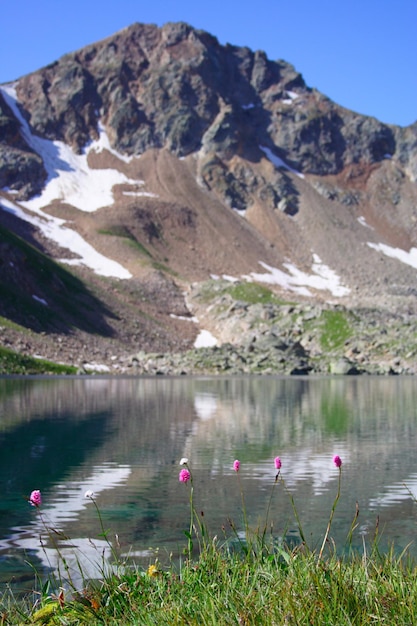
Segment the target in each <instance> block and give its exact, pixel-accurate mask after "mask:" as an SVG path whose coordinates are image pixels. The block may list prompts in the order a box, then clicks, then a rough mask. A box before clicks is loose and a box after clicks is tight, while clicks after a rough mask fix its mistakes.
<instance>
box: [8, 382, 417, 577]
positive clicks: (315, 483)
mask: <svg viewBox="0 0 417 626" xmlns="http://www.w3.org/2000/svg"><path fill="white" fill-rule="evenodd" d="M0 442H1V443H0V445H1V455H0V467H1V474H0V476H1V482H2V485H1V494H2V496H1V498H0V584H1V587H2V588H4V587H5V585H6V583H7V582H9V581H10V580H13V581H15V582H16V584H19V585H21V586H23V587H24V586H25V585H26V587H27V588H30V587H31V584H32V583H33V579H34V574H33V569H32V567H31V566H29V565H28V562H29V563H31V565H32V566H33V567H34V568H35V569H36V571H37V572H40V573H44V574H46V573H48V572H50V571H51V570H54V569H56V568H57V567H58V566H59V563H58V562H57V553H56V549H55V548H54V545H53V543H51V538H50V536H48V534H47V533H46V532H45V525H46V526H48V527H51V528H54V529H56V530H58V529H59V530H62V531H63V533H65V535H66V536H68V537H70V538H71V541H67V542H63V543H60V551H61V554H64V555H65V556H66V558H67V559H68V561H69V563H70V564H71V566H72V565H74V566H75V563H76V561H77V560H78V561H81V562H82V565H83V570H84V573H85V574H86V575H89V574H90V575H92V576H93V575H94V572H95V571H96V570H95V567H96V564H97V560H99V559H100V558H101V556H103V555H104V557H105V556H106V555H107V551H108V546H107V544H106V542H105V541H104V540H103V537H101V536H100V533H101V528H100V522H99V519H98V516H97V512H96V511H95V509H94V505H93V504H92V503H91V502H90V501H89V500H87V499H86V498H85V497H84V494H85V492H86V491H87V490H89V489H91V490H92V491H93V492H94V493H95V494H96V502H97V505H98V506H99V509H100V513H101V516H102V520H103V524H104V527H105V528H106V530H107V529H108V530H109V537H110V538H111V540H112V542H113V541H114V536H115V534H117V536H118V542H119V546H120V547H118V548H117V550H118V551H119V553H120V555H121V556H123V555H125V554H130V556H131V557H132V558H135V559H136V560H137V561H138V562H139V563H140V564H141V565H144V566H147V565H148V564H149V563H150V562H151V561H153V560H154V558H155V556H154V550H155V549H156V548H158V549H159V558H160V560H161V561H164V560H167V559H168V558H169V555H170V554H172V555H173V556H174V558H175V557H176V556H178V555H180V554H181V552H182V550H183V549H184V547H185V546H186V538H185V536H184V530H186V529H187V525H188V524H189V485H184V484H182V483H179V481H178V472H179V469H180V467H179V460H180V459H181V458H182V457H188V459H189V461H190V466H191V469H192V471H193V477H194V493H195V505H196V509H197V510H198V511H199V512H200V511H202V512H203V513H204V521H205V523H206V524H207V526H208V528H209V531H210V533H211V535H212V536H213V535H218V537H220V538H222V537H223V536H224V530H223V529H226V533H229V534H230V524H229V520H230V519H232V520H233V522H234V523H235V525H236V527H237V528H242V527H243V523H242V500H241V489H242V490H243V493H244V499H245V508H246V512H247V516H248V521H249V524H250V525H251V527H254V528H256V527H257V526H261V527H262V526H263V525H264V524H265V513H266V509H267V506H268V502H269V499H270V496H271V490H272V487H273V484H274V479H275V474H276V472H275V468H274V463H273V460H274V457H275V456H277V455H279V456H280V457H281V459H282V464H283V465H282V476H283V477H284V479H285V483H286V486H287V487H288V489H289V490H290V491H291V493H292V495H293V497H294V500H295V503H296V507H297V510H298V513H299V516H300V519H301V522H302V525H303V529H304V534H305V535H306V536H307V538H308V541H309V542H310V545H311V547H314V546H317V545H320V539H322V537H323V534H324V531H325V528H326V523H327V520H328V517H329V513H330V509H331V507H332V504H333V501H334V497H335V495H336V490H337V481H338V471H337V470H336V468H335V467H334V465H333V463H332V457H333V455H334V454H339V455H340V456H341V457H342V459H343V468H342V469H343V473H342V496H341V499H340V501H339V505H338V508H337V510H336V515H335V518H334V522H333V527H332V536H333V537H334V539H335V541H336V544H337V545H338V547H340V548H341V549H343V546H344V544H345V539H346V536H347V534H348V531H349V528H350V525H351V522H352V519H353V516H354V513H355V506H356V502H358V504H359V508H360V513H359V519H358V528H357V530H356V532H355V535H354V540H353V543H354V545H355V546H357V547H358V549H362V546H363V542H364V541H365V542H370V541H372V537H373V535H374V532H375V528H376V524H377V521H379V535H380V541H381V547H382V548H383V549H386V548H387V546H388V545H390V544H391V543H392V542H394V543H395V546H396V547H397V549H398V550H400V549H402V548H404V547H405V546H406V545H407V544H409V543H411V547H410V550H411V551H412V553H413V554H414V555H415V556H417V547H416V546H415V545H414V541H415V531H416V520H417V504H416V503H415V502H414V501H413V498H412V497H411V496H410V493H409V491H408V490H411V492H412V493H413V494H415V495H416V496H417V465H416V464H415V461H416V450H417V447H416V443H417V381H416V380H415V379H414V378H411V377H407V378H406V377H404V378H402V377H390V378H382V377H376V378H373V377H341V378H323V379H314V378H276V377H247V378H230V379H229V378H216V379H213V378H175V379H173V378H169V379H166V378H149V379H144V378H140V379H138V378H125V379H119V378H101V377H97V378H96V377H83V378H47V379H46V378H16V379H14V378H0ZM236 458H237V459H239V460H240V461H241V470H240V472H239V476H237V475H236V473H235V472H233V469H232V465H233V461H234V460H235V459H236ZM33 489H40V490H41V491H42V494H43V500H44V504H43V506H42V512H41V515H42V517H41V516H40V515H39V511H38V510H36V509H35V508H34V507H31V506H30V505H29V504H28V503H27V497H28V495H29V494H30V492H31V491H32V490H33ZM269 522H272V523H273V534H274V536H276V537H282V536H283V535H287V536H292V535H294V536H295V535H296V528H297V527H296V524H295V523H294V517H293V513H292V508H291V504H290V501H289V497H288V495H287V494H286V493H285V491H284V490H283V486H282V484H281V483H278V485H277V486H276V487H275V489H274V492H273V498H272V503H271V509H270V516H269ZM52 536H53V538H54V541H59V536H58V535H55V533H53V534H52ZM113 545H116V544H115V543H114V544H113Z"/></svg>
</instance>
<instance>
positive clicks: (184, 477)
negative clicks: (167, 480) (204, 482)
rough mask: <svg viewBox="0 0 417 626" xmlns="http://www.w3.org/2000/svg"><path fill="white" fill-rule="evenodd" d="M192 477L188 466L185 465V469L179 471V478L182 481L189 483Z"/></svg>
mask: <svg viewBox="0 0 417 626" xmlns="http://www.w3.org/2000/svg"><path fill="white" fill-rule="evenodd" d="M190 478H191V474H190V472H189V470H188V469H187V468H185V467H183V469H182V470H181V471H180V473H179V476H178V480H179V481H180V482H181V483H188V481H189V480H190Z"/></svg>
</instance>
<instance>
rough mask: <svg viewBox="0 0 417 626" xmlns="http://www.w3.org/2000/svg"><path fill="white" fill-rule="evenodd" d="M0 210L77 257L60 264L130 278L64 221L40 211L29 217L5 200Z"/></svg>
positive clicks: (120, 267)
mask: <svg viewBox="0 0 417 626" xmlns="http://www.w3.org/2000/svg"><path fill="white" fill-rule="evenodd" d="M0 208H2V209H4V210H6V211H8V212H9V213H12V214H13V215H15V216H16V217H18V218H20V219H21V220H24V221H25V222H29V224H33V226H36V227H37V228H39V230H40V231H41V232H42V233H43V234H44V235H45V237H47V238H48V239H51V240H52V241H54V242H55V243H57V244H58V245H59V246H60V247H62V248H67V249H68V250H70V251H71V252H73V253H74V254H76V255H77V256H78V258H76V259H65V258H63V259H59V261H60V262H61V263H67V264H68V265H85V266H86V267H88V268H90V269H92V270H93V271H94V272H95V273H96V274H99V275H101V276H108V277H113V278H121V279H128V278H132V274H131V273H130V272H129V271H128V270H127V269H125V268H124V267H123V266H122V265H120V263H117V262H116V261H112V260H111V259H109V258H107V257H105V256H104V255H102V254H100V253H99V252H97V250H95V249H94V248H93V246H90V244H89V243H87V242H86V241H85V240H84V239H83V238H82V237H81V235H79V234H78V233H77V232H75V230H72V229H71V228H67V227H66V226H65V220H63V219H60V218H57V217H53V216H51V215H47V214H46V213H43V212H42V211H40V210H39V211H38V215H37V216H36V215H30V214H28V213H26V212H25V211H23V210H22V209H21V208H20V207H19V206H17V205H16V204H14V203H13V202H11V201H10V200H6V199H5V198H1V199H0Z"/></svg>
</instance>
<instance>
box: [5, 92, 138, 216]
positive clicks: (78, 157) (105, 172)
mask: <svg viewBox="0 0 417 626" xmlns="http://www.w3.org/2000/svg"><path fill="white" fill-rule="evenodd" d="M1 91H2V93H3V96H4V98H5V100H6V102H7V104H8V105H9V106H10V108H11V109H12V111H13V113H14V115H15V116H16V118H17V119H18V120H19V122H20V124H21V133H22V136H23V137H24V139H25V141H26V142H27V144H28V145H29V146H30V147H31V148H32V149H33V150H34V151H35V152H36V153H37V154H38V155H39V156H40V157H41V158H42V160H43V163H44V167H45V169H46V171H47V174H48V179H47V182H46V185H45V188H44V189H43V191H42V193H41V194H40V195H39V196H36V197H34V198H31V199H30V200H27V201H26V202H22V205H23V206H24V207H25V208H27V209H29V210H30V211H34V212H38V213H39V210H40V209H42V208H44V207H46V206H48V205H49V204H51V202H53V201H55V200H60V201H62V202H65V203H67V204H70V205H72V206H74V207H76V208H77V209H79V210H80V211H86V212H93V211H96V210H97V209H100V208H102V207H105V206H109V205H112V204H113V202H114V198H113V192H112V190H113V187H114V186H115V185H120V184H131V185H135V186H137V185H143V181H137V180H132V179H129V178H128V177H127V176H125V174H123V173H122V172H119V171H118V170H116V169H95V168H91V167H90V166H89V165H88V155H89V153H90V152H95V153H100V152H102V151H103V150H108V151H109V152H111V154H113V155H115V156H116V157H117V158H118V159H120V160H121V161H124V162H129V161H130V160H131V159H132V157H127V156H125V155H123V154H120V153H118V152H117V151H116V150H113V148H112V147H111V146H110V142H109V139H108V136H107V134H106V132H105V131H104V128H103V127H102V126H101V125H99V128H98V131H99V138H98V139H97V140H95V141H92V142H91V143H90V144H89V145H88V146H87V147H86V149H85V150H84V151H83V153H82V154H76V153H75V152H74V151H73V150H72V149H71V147H70V146H68V145H67V144H65V143H64V142H63V141H50V140H48V139H42V137H38V136H37V135H33V134H32V132H31V130H30V127H29V124H28V123H27V121H26V120H25V118H24V117H23V116H22V114H21V112H20V110H19V107H18V105H17V97H16V89H15V87H14V85H10V84H9V85H6V86H4V87H3V88H2V89H1Z"/></svg>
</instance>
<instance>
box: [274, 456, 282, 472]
mask: <svg viewBox="0 0 417 626" xmlns="http://www.w3.org/2000/svg"><path fill="white" fill-rule="evenodd" d="M274 463H275V469H276V470H280V469H281V466H282V463H281V459H280V458H279V456H276V457H275V459H274Z"/></svg>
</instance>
